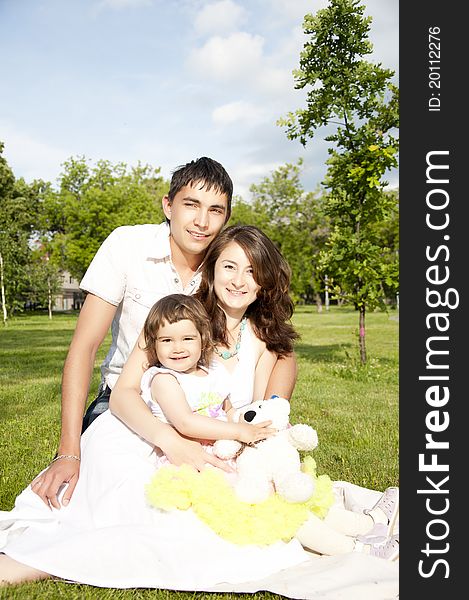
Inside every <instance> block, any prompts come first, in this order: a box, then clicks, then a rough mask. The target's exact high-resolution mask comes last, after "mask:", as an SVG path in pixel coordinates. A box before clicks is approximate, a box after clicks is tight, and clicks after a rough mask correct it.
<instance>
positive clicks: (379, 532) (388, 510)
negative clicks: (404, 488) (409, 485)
mask: <svg viewBox="0 0 469 600" xmlns="http://www.w3.org/2000/svg"><path fill="white" fill-rule="evenodd" d="M363 512H364V513H365V514H366V515H370V517H371V518H372V519H373V521H374V522H375V525H374V527H373V529H372V530H371V531H369V532H368V533H367V536H369V535H376V536H381V537H386V538H387V537H390V536H392V535H393V534H394V533H396V531H395V529H396V523H397V520H398V517H399V488H398V487H388V488H386V490H385V491H384V493H383V495H382V496H381V498H380V499H379V500H378V502H377V503H376V504H375V505H374V506H373V508H367V509H365V510H364V511H363ZM383 525H384V528H383Z"/></svg>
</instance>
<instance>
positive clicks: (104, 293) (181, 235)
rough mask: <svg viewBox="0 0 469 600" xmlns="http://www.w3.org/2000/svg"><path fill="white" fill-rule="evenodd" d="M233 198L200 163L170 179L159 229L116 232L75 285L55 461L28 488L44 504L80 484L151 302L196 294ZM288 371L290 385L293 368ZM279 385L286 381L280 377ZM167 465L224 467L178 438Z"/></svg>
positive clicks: (218, 173)
mask: <svg viewBox="0 0 469 600" xmlns="http://www.w3.org/2000/svg"><path fill="white" fill-rule="evenodd" d="M232 195H233V183H232V181H231V179H230V177H229V175H228V173H227V172H226V170H225V169H224V167H223V166H222V165H221V164H220V163H218V162H216V161H214V160H213V159H210V158H206V157H202V158H199V159H198V160H194V161H192V162H189V163H187V164H186V165H184V166H182V167H179V168H178V169H176V171H174V173H173V175H172V178H171V183H170V190H169V192H168V195H167V196H165V197H164V198H163V210H164V214H165V216H166V222H165V223H161V224H159V225H133V226H124V227H118V228H117V229H115V230H114V231H113V232H112V233H111V234H110V235H109V236H108V238H107V239H106V240H105V241H104V242H103V244H102V246H101V247H100V248H99V250H98V252H97V253H96V255H95V257H94V258H93V260H92V262H91V264H90V266H89V267H88V270H87V271H86V273H85V276H84V277H83V279H82V281H81V283H80V287H81V288H82V289H83V290H84V291H86V292H88V293H87V296H86V299H85V302H84V304H83V307H82V309H81V311H80V315H79V318H78V321H77V325H76V329H75V332H74V335H73V338H72V341H71V344H70V348H69V351H68V354H67V358H66V360H65V364H64V369H63V375H62V429H61V437H60V442H59V447H58V450H57V457H56V459H55V460H54V461H53V462H52V463H51V464H50V466H49V468H48V470H47V471H46V472H45V473H43V474H42V475H41V476H40V478H36V480H35V481H34V482H33V483H32V487H33V490H34V491H35V492H36V493H37V494H38V495H39V496H40V497H41V498H42V499H43V501H44V502H46V504H49V503H50V505H51V506H54V507H55V508H60V504H59V502H58V499H57V494H58V491H59V489H60V488H61V486H63V484H64V483H68V486H67V489H66V491H65V493H64V496H63V499H62V503H63V504H64V505H66V504H68V502H69V500H70V498H71V497H72V494H73V491H74V489H75V486H76V484H77V481H78V477H79V466H80V462H79V460H80V436H81V433H82V431H84V430H85V429H86V427H88V426H89V425H90V423H91V422H92V421H93V420H94V419H95V418H96V417H97V416H99V414H101V413H102V412H103V411H104V410H106V409H107V408H108V404H109V396H110V393H111V390H112V387H113V386H114V384H115V382H116V381H117V378H118V376H119V374H120V372H121V370H122V367H123V365H124V363H125V361H126V359H127V357H128V355H129V354H130V352H131V350H132V348H133V346H134V344H135V342H136V340H137V338H138V335H139V333H140V331H141V329H142V326H143V322H144V320H145V318H146V316H147V314H148V311H149V309H150V307H151V306H152V305H153V304H154V302H156V301H157V300H158V299H159V298H161V297H163V296H166V295H168V294H172V293H178V292H179V293H186V294H191V293H193V292H194V291H195V290H196V289H197V287H198V285H199V283H200V276H201V273H200V270H199V268H200V265H201V263H202V261H203V258H204V256H205V252H206V250H207V248H208V246H209V244H210V242H211V241H212V240H213V239H214V238H215V236H216V235H217V234H218V233H219V232H220V231H221V229H222V228H223V226H224V225H225V224H226V223H227V221H228V219H229V218H230V214H231V200H232ZM110 327H111V332H112V342H111V347H110V349H109V352H108V353H107V356H106V358H105V360H104V362H103V364H102V366H101V373H102V379H101V384H100V389H99V393H98V396H97V398H96V400H95V401H94V402H92V403H91V405H90V407H89V409H88V410H87V412H86V415H85V418H84V419H83V412H84V409H85V405H86V400H87V397H88V390H89V385H90V380H91V376H92V373H93V367H94V361H95V357H96V352H97V350H98V348H99V347H100V345H101V343H102V342H103V340H104V338H105V337H106V334H107V332H108V331H109V328H110ZM278 362H279V373H280V371H281V370H284V369H285V368H286V369H291V364H288V362H287V361H285V360H283V361H278ZM280 363H281V364H280ZM294 371H295V375H294V377H296V366H295V367H294ZM290 373H291V371H290ZM279 378H280V379H281V380H282V381H283V380H285V381H291V379H292V378H291V376H290V378H288V377H284V376H283V373H282V374H280V375H279ZM289 385H290V384H287V386H289ZM293 385H294V383H293V384H292V385H291V389H286V390H285V391H283V390H282V389H280V387H277V388H276V390H275V392H276V393H279V394H282V392H283V393H284V395H287V394H289V393H290V394H291V391H292V389H293ZM270 391H273V390H270V389H268V392H270ZM288 397H289V396H288ZM173 460H174V462H176V463H177V464H181V463H184V462H186V463H189V464H192V465H193V466H194V467H195V468H198V469H201V468H203V466H204V465H205V464H206V463H211V464H214V465H216V466H222V464H221V461H218V459H216V457H214V456H212V455H209V454H207V453H205V452H204V451H203V450H202V447H201V446H200V444H198V443H196V442H192V441H189V440H183V439H182V438H181V444H180V448H179V449H177V450H176V451H175V454H174V457H173Z"/></svg>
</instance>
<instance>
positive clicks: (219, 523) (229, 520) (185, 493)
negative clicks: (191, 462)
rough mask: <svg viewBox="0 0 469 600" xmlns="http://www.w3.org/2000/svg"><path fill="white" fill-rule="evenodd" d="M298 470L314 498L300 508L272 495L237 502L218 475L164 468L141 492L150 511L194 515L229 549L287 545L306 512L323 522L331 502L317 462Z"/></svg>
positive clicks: (308, 460) (211, 471) (310, 461)
mask: <svg viewBox="0 0 469 600" xmlns="http://www.w3.org/2000/svg"><path fill="white" fill-rule="evenodd" d="M302 469H303V471H304V472H306V473H309V474H310V475H311V476H312V477H313V478H314V480H315V490H314V494H313V496H312V497H311V498H310V499H309V500H308V501H307V502H304V503H290V502H286V501H285V500H283V499H282V498H281V497H280V496H278V495H277V494H273V495H271V496H270V497H269V498H268V499H267V500H265V501H264V502H261V503H259V504H248V503H246V502H241V500H239V499H238V498H237V496H236V494H235V491H234V489H233V488H232V486H231V485H230V484H229V483H228V481H227V480H226V478H225V476H224V475H223V473H222V472H221V471H219V470H216V469H210V468H208V469H205V470H204V471H202V472H201V473H199V472H197V471H195V470H194V469H192V468H190V467H187V466H184V465H183V466H181V467H175V466H173V465H167V466H164V467H161V468H160V469H159V470H158V471H157V472H156V473H155V475H154V477H153V478H152V480H151V481H150V483H149V484H148V485H147V486H146V496H147V500H148V502H149V504H150V505H152V506H154V507H155V508H158V509H161V510H166V511H168V510H173V509H179V510H187V509H189V508H191V509H192V510H193V511H194V513H195V514H196V515H197V516H198V517H199V519H201V520H202V521H203V522H204V523H206V524H207V525H208V526H209V527H211V528H212V529H213V530H214V531H215V532H216V533H217V534H218V535H220V536H221V537H223V538H225V539H226V540H228V541H230V542H233V543H234V544H242V545H244V544H257V545H269V544H273V543H274V542H277V541H279V540H283V541H289V540H291V539H292V538H293V537H294V535H295V533H296V531H297V530H298V528H299V527H300V526H301V525H302V523H304V521H306V519H307V518H308V515H309V513H310V512H313V513H314V514H316V515H317V516H318V517H321V518H323V517H325V516H326V514H327V512H328V510H329V508H330V507H331V505H332V504H333V502H334V494H333V491H332V481H331V479H330V477H329V476H328V475H319V476H318V475H316V462H315V460H314V458H312V457H311V456H307V457H306V458H305V460H304V462H303V465H302Z"/></svg>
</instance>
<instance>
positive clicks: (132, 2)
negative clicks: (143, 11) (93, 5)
mask: <svg viewBox="0 0 469 600" xmlns="http://www.w3.org/2000/svg"><path fill="white" fill-rule="evenodd" d="M152 4H153V2H152V0H100V2H99V3H98V5H97V8H98V9H103V8H110V9H112V10H121V9H123V8H138V7H139V6H151V5H152Z"/></svg>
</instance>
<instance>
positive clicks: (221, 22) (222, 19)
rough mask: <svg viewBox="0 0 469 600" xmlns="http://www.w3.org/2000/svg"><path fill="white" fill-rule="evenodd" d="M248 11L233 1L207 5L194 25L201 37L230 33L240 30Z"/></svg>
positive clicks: (228, 0) (221, 0) (225, 0)
mask: <svg viewBox="0 0 469 600" xmlns="http://www.w3.org/2000/svg"><path fill="white" fill-rule="evenodd" d="M246 15H247V11H246V10H245V9H244V8H243V7H242V6H240V5H239V4H236V3H235V2H233V1H232V0H220V1H219V2H211V3H210V4H206V5H205V6H204V7H203V9H202V10H201V11H200V12H199V14H198V15H197V17H196V19H195V22H194V25H195V29H196V31H197V32H198V33H200V34H201V35H207V34H220V33H228V32H230V31H234V30H236V29H238V28H239V27H240V26H241V25H242V24H243V23H244V21H245V20H246Z"/></svg>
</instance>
